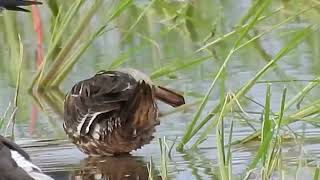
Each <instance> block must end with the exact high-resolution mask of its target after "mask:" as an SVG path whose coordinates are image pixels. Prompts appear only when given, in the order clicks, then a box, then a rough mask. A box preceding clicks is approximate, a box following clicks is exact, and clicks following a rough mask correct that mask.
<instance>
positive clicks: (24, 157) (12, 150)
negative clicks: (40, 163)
mask: <svg viewBox="0 0 320 180" xmlns="http://www.w3.org/2000/svg"><path fill="white" fill-rule="evenodd" d="M0 179H24V180H32V179H34V180H40V179H41V180H53V179H52V178H51V177H49V176H47V175H45V174H43V173H42V172H41V169H40V168H39V167H37V166H36V165H34V164H33V163H32V162H31V160H30V157H29V155H28V154H27V153H26V152H25V151H24V150H23V149H21V148H20V147H19V146H18V145H17V144H16V143H14V142H12V141H10V140H9V139H7V138H5V137H3V136H1V135H0Z"/></svg>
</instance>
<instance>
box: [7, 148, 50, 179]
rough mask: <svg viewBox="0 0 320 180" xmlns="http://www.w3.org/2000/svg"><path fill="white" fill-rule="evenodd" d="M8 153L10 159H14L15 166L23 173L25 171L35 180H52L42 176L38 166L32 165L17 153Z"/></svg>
mask: <svg viewBox="0 0 320 180" xmlns="http://www.w3.org/2000/svg"><path fill="white" fill-rule="evenodd" d="M10 152H11V158H12V159H14V161H15V162H16V163H17V165H18V166H19V167H21V168H22V169H23V170H24V171H26V172H27V173H28V174H29V175H30V176H31V177H32V178H34V179H35V180H53V178H51V177H50V176H47V175H45V174H43V173H42V171H41V169H40V168H39V167H38V166H36V165H34V164H33V163H32V162H30V161H29V160H27V159H26V158H25V157H23V156H22V155H21V154H20V153H18V152H17V151H14V150H10Z"/></svg>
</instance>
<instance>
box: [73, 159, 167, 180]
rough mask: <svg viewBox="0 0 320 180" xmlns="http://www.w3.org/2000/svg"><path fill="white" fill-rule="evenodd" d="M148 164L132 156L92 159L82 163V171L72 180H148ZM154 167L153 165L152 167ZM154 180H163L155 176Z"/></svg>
mask: <svg viewBox="0 0 320 180" xmlns="http://www.w3.org/2000/svg"><path fill="white" fill-rule="evenodd" d="M147 164H148V163H147V162H145V161H143V160H142V158H138V157H132V156H122V157H103V158H101V157H99V158H98V157H90V158H86V159H84V160H83V161H81V163H80V170H76V171H74V172H73V174H72V178H71V179H72V180H89V179H90V180H91V179H92V180H100V179H101V180H148V178H149V171H148V168H147ZM152 167H153V165H152ZM152 172H154V174H153V175H152V177H153V179H155V180H158V179H161V178H159V177H158V176H156V175H155V174H157V173H156V172H155V171H154V170H152Z"/></svg>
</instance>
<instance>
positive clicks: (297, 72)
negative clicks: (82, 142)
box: [0, 0, 320, 180]
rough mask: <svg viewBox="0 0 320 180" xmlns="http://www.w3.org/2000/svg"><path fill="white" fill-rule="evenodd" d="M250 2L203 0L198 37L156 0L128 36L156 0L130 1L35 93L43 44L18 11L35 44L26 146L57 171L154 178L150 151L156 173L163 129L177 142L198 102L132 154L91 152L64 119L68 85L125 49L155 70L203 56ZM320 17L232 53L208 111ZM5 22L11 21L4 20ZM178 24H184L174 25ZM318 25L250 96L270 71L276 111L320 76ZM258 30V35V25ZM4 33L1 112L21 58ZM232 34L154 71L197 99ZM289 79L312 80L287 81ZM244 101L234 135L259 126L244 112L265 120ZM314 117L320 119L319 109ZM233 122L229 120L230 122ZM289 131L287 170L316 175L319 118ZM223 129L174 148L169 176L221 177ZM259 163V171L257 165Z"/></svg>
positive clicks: (21, 107) (236, 166)
mask: <svg viewBox="0 0 320 180" xmlns="http://www.w3.org/2000/svg"><path fill="white" fill-rule="evenodd" d="M299 2H300V1H299ZM185 3H186V2H184V1H181V2H180V1H175V2H174V6H172V7H173V9H174V10H176V11H177V10H179V9H181V8H182V7H183V5H185ZM250 3H251V2H250V1H245V0H242V1H237V3H235V2H234V1H209V0H204V1H201V2H194V4H193V5H194V7H195V14H196V15H194V17H193V18H194V19H193V23H194V24H193V25H194V26H195V27H197V28H196V29H197V33H196V34H197V37H192V33H191V35H190V29H189V31H188V29H187V30H186V26H185V25H184V24H183V22H182V24H179V18H177V21H176V22H173V21H172V17H173V16H174V15H170V14H169V15H168V14H165V13H163V12H162V13H160V12H157V10H159V9H156V8H155V7H152V8H151V9H150V10H149V11H150V12H149V11H148V13H147V14H146V15H145V16H144V18H143V19H142V20H141V22H139V23H138V24H137V26H136V27H135V28H134V29H133V31H132V33H131V34H130V35H129V38H128V39H126V40H121V38H122V37H123V36H124V30H128V28H129V27H130V25H131V24H133V23H134V21H135V20H136V18H133V19H132V17H136V16H137V14H139V13H141V12H142V11H143V8H145V7H146V5H147V4H148V2H147V1H137V2H135V3H134V5H133V6H132V7H131V8H129V9H128V10H127V11H124V12H123V15H122V16H120V18H119V19H118V21H117V22H114V23H113V24H112V25H113V26H115V27H117V28H114V29H113V30H111V31H109V32H107V33H106V34H104V35H103V36H101V37H100V38H99V39H97V40H96V41H95V42H94V43H93V44H92V45H91V46H90V47H89V49H88V50H87V51H86V53H85V54H84V55H83V56H82V57H81V59H80V60H79V62H78V63H77V64H75V67H74V68H73V70H72V72H71V73H70V74H69V75H68V76H67V78H66V80H65V81H64V82H63V84H62V85H61V86H60V90H55V91H50V92H47V93H46V95H41V94H40V95H38V94H33V95H30V94H29V93H28V91H27V90H28V87H29V86H30V83H31V79H32V78H31V77H33V75H34V73H35V71H36V68H35V60H34V59H35V56H34V51H35V48H36V45H35V43H34V42H35V37H34V35H32V36H30V34H33V31H32V24H31V21H30V18H31V16H30V15H21V14H19V15H18V17H17V21H18V22H19V23H20V24H19V26H18V29H19V32H20V33H21V38H22V41H23V43H24V46H25V51H26V52H25V62H24V67H23V72H22V73H23V75H22V89H21V92H20V94H19V99H18V110H17V117H16V118H17V124H16V129H15V135H16V137H17V143H18V144H21V145H22V146H23V147H25V149H26V151H28V152H29V153H30V155H31V157H32V159H33V161H34V162H35V163H36V164H37V165H39V166H40V167H41V168H42V169H43V170H44V171H45V172H47V173H48V174H50V175H51V176H52V177H54V178H56V179H61V180H63V179H81V178H80V177H84V179H101V177H103V176H104V175H105V176H106V177H107V178H109V179H125V178H127V179H147V178H148V169H147V164H150V160H151V157H152V163H151V164H152V165H153V167H154V179H157V177H158V176H159V168H160V147H159V141H158V138H161V137H164V136H165V137H166V139H167V142H168V144H169V145H171V144H173V143H174V142H175V141H178V142H179V139H180V138H181V136H182V135H183V134H184V131H185V128H186V126H187V124H188V122H189V121H190V120H191V119H192V117H193V116H194V113H195V111H196V109H197V106H190V107H189V108H187V109H186V110H184V111H181V112H177V113H174V114H169V115H164V116H161V117H160V119H161V125H160V126H158V127H157V132H156V133H155V137H156V138H155V139H154V140H153V141H152V142H151V144H149V145H146V146H144V147H143V148H142V149H140V150H138V151H136V152H133V153H132V156H129V157H121V158H113V157H110V158H105V159H88V158H87V157H86V156H85V155H84V154H82V153H81V152H80V151H78V150H77V149H76V148H75V146H73V145H72V144H70V143H69V141H68V140H67V138H66V135H65V134H64V131H63V129H62V121H63V120H62V118H63V115H62V114H63V108H62V100H63V98H64V94H65V93H66V92H67V91H68V90H69V89H70V88H71V87H72V86H73V84H74V83H76V82H77V81H79V80H82V79H85V78H88V77H90V76H92V75H93V74H94V73H95V72H97V71H99V70H101V69H107V68H108V67H110V64H112V62H115V61H116V60H117V59H123V61H124V63H123V64H122V65H121V66H119V67H131V68H136V69H139V70H141V71H144V72H145V73H147V74H152V72H155V71H156V70H158V69H159V68H161V67H164V66H168V65H170V64H171V65H172V67H176V66H178V65H179V64H186V63H188V62H191V61H192V60H195V59H197V58H200V57H206V56H208V55H209V54H208V53H207V52H205V51H204V52H201V53H198V54H196V55H193V52H194V51H195V50H196V49H198V48H199V47H201V45H203V42H202V41H203V40H204V39H205V37H206V36H207V35H208V34H210V31H213V30H214V29H215V30H216V31H215V34H216V35H215V37H219V36H221V35H222V34H225V33H227V32H230V31H232V30H233V28H234V27H235V25H236V24H237V22H238V21H239V17H240V16H239V15H243V14H244V13H245V12H246V11H247V10H248V7H249V6H250ZM309 5H311V2H309V3H305V4H304V5H303V6H301V7H299V8H301V9H303V8H307V7H308V6H309ZM280 7H284V8H283V9H282V10H281V11H280V12H278V13H277V14H275V15H273V17H272V18H270V20H266V21H265V22H263V23H260V24H258V25H257V26H256V27H255V29H254V31H255V33H259V32H260V33H261V32H262V31H263V30H264V29H266V28H269V27H271V26H272V25H274V24H276V23H278V22H280V21H281V20H283V19H285V18H286V17H289V16H290V15H293V14H295V13H296V12H297V11H298V10H297V7H296V6H292V5H291V4H290V3H288V4H287V3H286V1H279V2H275V3H273V4H272V7H271V8H270V10H268V11H269V12H268V13H272V12H273V11H275V10H276V9H278V8H280ZM299 10H300V9H299ZM40 11H41V15H42V17H41V18H42V21H43V24H42V28H43V30H44V50H45V51H46V50H47V48H48V41H49V37H50V33H49V27H50V21H49V17H48V16H49V15H48V13H46V12H45V9H41V10H40ZM97 14H98V15H97V17H95V18H94V19H93V21H92V22H91V24H89V25H88V26H89V27H90V28H93V27H95V26H97V25H98V24H99V18H100V17H101V16H103V10H101V12H98V13H97ZM79 16H80V15H79ZM0 18H1V17H0ZM170 18H171V21H170ZM318 18H319V11H318V10H310V12H309V13H308V14H304V15H301V16H299V17H297V18H296V19H294V20H293V21H291V22H289V23H287V24H286V25H283V26H281V27H280V28H278V29H276V30H274V31H272V32H271V33H268V34H266V35H265V36H263V37H262V38H260V39H259V40H257V41H256V42H255V43H253V44H250V45H249V46H246V47H245V48H243V49H241V50H240V51H239V52H237V53H236V54H235V55H233V56H232V58H231V60H230V63H229V64H228V65H227V68H226V72H225V79H224V81H220V82H219V85H218V86H217V87H216V88H215V89H214V93H213V95H212V96H210V99H209V103H208V105H207V107H206V109H205V111H204V113H203V114H206V113H208V112H209V111H210V110H211V109H212V108H213V107H214V106H215V105H216V104H217V102H218V98H219V96H220V94H219V92H221V87H220V86H224V89H225V91H226V92H236V91H237V90H238V89H239V88H240V87H241V86H242V85H243V84H245V83H246V82H247V81H248V80H249V79H250V78H252V77H253V76H254V75H255V74H256V72H257V70H259V69H261V68H262V67H263V66H264V65H265V64H266V63H267V61H268V60H270V59H271V58H272V57H273V56H274V55H275V54H276V53H277V52H278V51H279V49H281V47H283V46H284V45H285V44H286V43H287V41H288V39H289V37H290V33H292V32H294V31H297V30H299V29H301V28H305V27H307V26H309V25H316V24H317V23H318V22H317V20H315V19H318ZM25 19H27V20H25ZM168 19H169V20H168ZM1 23H3V22H2V21H1ZM2 25H3V24H1V26H2ZM175 26H176V28H174V27H175ZM90 28H89V29H88V30H87V31H88V32H90ZM70 31H71V30H70ZM309 33H310V35H309V36H308V38H307V39H306V40H305V41H304V42H303V43H301V44H299V46H298V47H297V48H296V49H294V51H291V52H290V53H289V54H288V55H286V56H285V57H283V58H282V59H281V61H279V63H278V64H277V65H276V67H275V68H273V69H272V70H270V71H268V72H267V73H266V74H265V75H264V76H263V77H262V79H260V83H257V84H255V85H254V86H253V87H252V88H251V90H250V91H249V92H248V93H247V94H246V96H247V97H249V98H250V99H253V100H254V101H256V102H258V103H260V104H264V99H265V89H266V83H265V81H280V82H273V83H272V85H271V86H272V97H271V107H272V110H273V111H274V112H277V111H278V109H279V104H280V97H281V93H282V89H283V87H285V86H286V87H287V88H288V99H290V97H293V96H294V95H296V94H297V93H298V92H299V91H301V89H302V88H303V87H304V86H305V85H306V84H307V83H308V80H312V79H314V78H316V77H318V76H319V72H320V66H319V65H320V64H319V58H320V48H319V47H320V46H319V45H320V38H319V37H320V34H319V31H318V30H317V29H316V28H314V29H313V30H312V31H310V32H309ZM251 35H252V36H253V35H254V32H252V34H251ZM0 36H1V37H2V38H0V46H1V49H0V102H1V103H0V113H1V114H4V113H5V111H6V109H7V108H8V106H9V103H10V102H12V99H13V98H14V93H15V88H14V86H13V85H14V84H15V81H14V80H13V79H14V78H13V77H14V73H13V70H12V69H10V68H7V67H11V66H13V65H12V63H13V62H11V61H10V57H11V54H10V52H9V49H8V47H7V46H6V43H5V42H6V41H5V39H6V38H5V37H6V34H5V31H4V30H2V29H0ZM66 36H67V35H66ZM215 37H214V38H215ZM214 38H213V39H214ZM213 39H211V40H213ZM151 40H152V41H151ZM233 42H234V39H233V38H230V39H227V40H225V41H223V42H221V43H218V44H217V45H215V46H214V49H211V50H212V51H213V52H214V53H215V54H216V56H215V57H211V58H208V59H206V60H205V61H203V62H201V63H199V64H195V65H193V66H190V67H187V68H184V69H181V70H179V71H178V72H174V73H171V74H170V75H165V76H161V77H159V78H155V79H154V81H155V82H156V83H157V84H161V85H166V86H167V87H169V88H171V89H176V90H178V91H179V92H183V93H184V95H185V97H186V101H187V103H190V104H192V103H195V102H197V101H199V100H200V99H201V98H202V97H203V95H204V94H205V92H206V90H207V89H208V87H209V85H210V83H211V81H212V79H213V77H214V75H215V74H216V73H217V70H218V69H219V67H220V65H221V63H222V60H223V59H224V58H225V56H226V55H227V53H228V50H229V49H230V48H231V46H232V44H233ZM290 80H306V81H292V82H284V81H290ZM319 91H320V89H319V88H317V87H316V88H314V89H313V90H312V91H311V93H309V94H308V97H306V98H305V99H304V101H303V102H302V104H304V103H305V104H307V103H308V102H310V101H311V100H313V99H316V98H319V94H320V93H319ZM241 105H242V108H243V109H244V110H245V111H246V112H247V113H248V115H245V117H246V118H243V117H244V116H239V114H238V113H232V115H230V116H229V117H227V118H226V122H230V120H234V122H235V128H234V132H233V138H234V139H235V140H236V139H240V138H242V137H245V136H246V135H249V134H250V133H252V132H253V129H251V128H250V127H249V126H248V125H247V124H246V123H244V120H245V119H246V120H248V121H250V122H251V123H252V124H253V125H254V126H255V127H256V128H257V129H259V128H260V124H261V113H262V111H263V108H261V107H260V106H259V105H257V103H254V102H252V101H245V102H243V104H241ZM159 108H160V111H161V113H162V114H166V113H168V112H170V111H171V110H172V109H171V108H170V107H168V106H166V105H164V104H159ZM294 110H296V107H293V108H292V109H291V111H294ZM239 113H241V112H239ZM247 116H248V117H247ZM9 117H10V113H9V114H8V115H7V116H6V117H5V124H7V120H8V119H9ZM314 118H315V119H318V116H315V117H314ZM228 120H229V121H228ZM9 129H10V128H9ZM226 129H229V127H228V123H227V124H226ZM5 131H6V127H5V126H4V127H3V128H2V129H1V133H5ZM8 132H10V131H8ZM293 132H294V133H293ZM283 133H284V134H285V135H286V136H287V138H286V141H285V142H284V143H283V149H282V154H281V156H282V159H283V170H284V172H281V173H283V175H284V176H285V177H286V179H292V178H297V179H300V178H301V177H303V178H304V179H310V178H312V175H313V173H314V169H315V167H316V166H317V165H318V163H319V157H320V152H319V149H320V144H319V142H320V141H319V135H320V130H319V128H317V127H316V126H314V124H313V125H310V124H307V123H294V124H292V125H290V128H285V129H284V130H283ZM226 134H228V132H226ZM214 135H215V131H214V130H213V131H212V134H211V135H210V136H209V137H208V138H207V140H206V141H204V142H203V143H202V144H201V145H200V146H199V148H198V149H197V150H187V151H185V152H176V151H175V150H173V152H172V154H171V159H169V160H168V175H169V177H170V178H172V179H181V180H184V179H219V176H220V175H219V169H218V165H217V155H216V142H215V136H214ZM294 137H295V138H294ZM258 146H259V142H258V141H253V142H251V143H248V144H245V145H241V146H240V145H238V146H234V147H233V148H232V156H233V158H232V174H233V175H234V177H235V179H241V177H244V176H245V174H246V168H247V165H248V163H249V162H250V160H251V159H252V158H253V157H254V155H255V153H256V150H257V147H258ZM187 147H188V145H187ZM173 149H174V148H173ZM257 173H259V172H258V170H257ZM137 177H139V178H137ZM107 178H106V179H107Z"/></svg>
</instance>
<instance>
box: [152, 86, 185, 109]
mask: <svg viewBox="0 0 320 180" xmlns="http://www.w3.org/2000/svg"><path fill="white" fill-rule="evenodd" d="M155 97H156V98H157V99H158V100H160V101H162V102H164V103H166V104H169V105H171V106H172V107H178V106H181V105H183V104H185V101H184V97H183V96H182V95H180V94H178V93H176V92H174V91H172V90H170V89H167V88H165V87H162V86H156V88H155Z"/></svg>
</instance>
